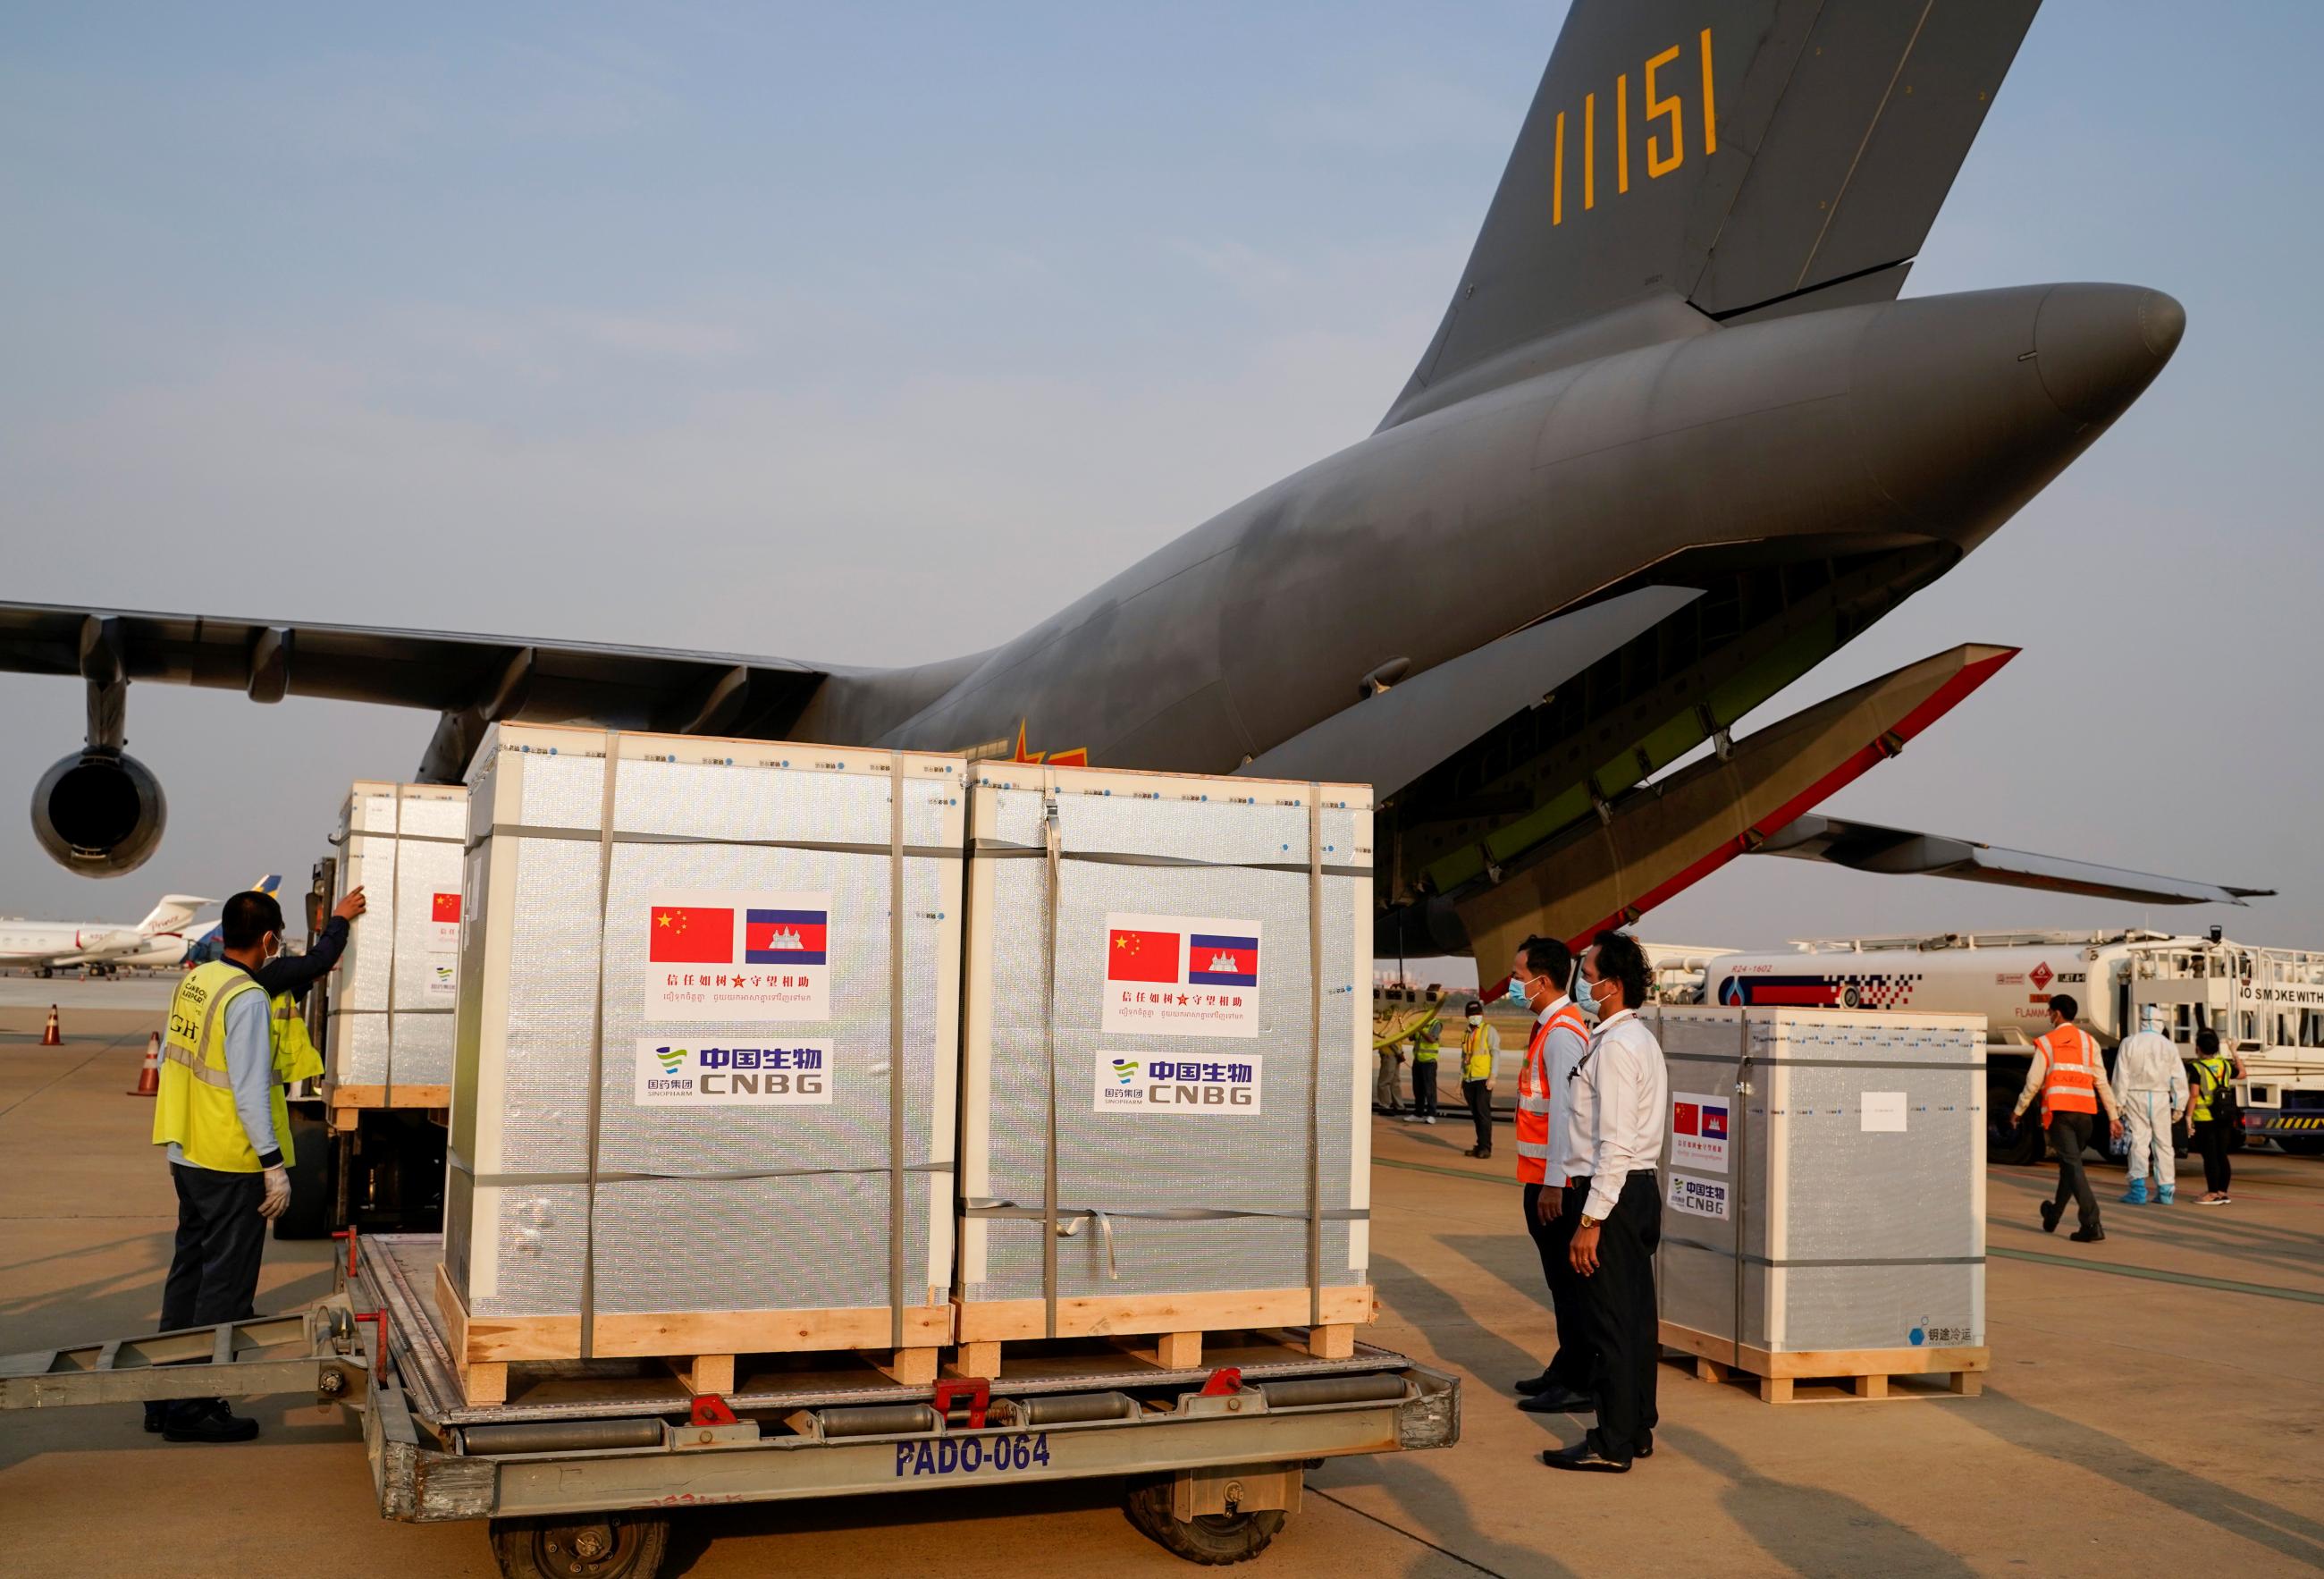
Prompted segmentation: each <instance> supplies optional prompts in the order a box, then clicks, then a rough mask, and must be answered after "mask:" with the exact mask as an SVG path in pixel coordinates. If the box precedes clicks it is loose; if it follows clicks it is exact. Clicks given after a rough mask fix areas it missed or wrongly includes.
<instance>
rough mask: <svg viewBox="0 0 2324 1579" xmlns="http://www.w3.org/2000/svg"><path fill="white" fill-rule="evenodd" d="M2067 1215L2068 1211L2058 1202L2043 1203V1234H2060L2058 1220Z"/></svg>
mask: <svg viewBox="0 0 2324 1579" xmlns="http://www.w3.org/2000/svg"><path fill="white" fill-rule="evenodd" d="M2065 1214H2066V1210H2065V1208H2064V1207H2062V1206H2061V1205H2058V1203H2057V1202H2055V1201H2044V1202H2043V1203H2042V1232H2043V1233H2057V1232H2058V1219H2059V1218H2061V1217H2062V1216H2064V1215H2065Z"/></svg>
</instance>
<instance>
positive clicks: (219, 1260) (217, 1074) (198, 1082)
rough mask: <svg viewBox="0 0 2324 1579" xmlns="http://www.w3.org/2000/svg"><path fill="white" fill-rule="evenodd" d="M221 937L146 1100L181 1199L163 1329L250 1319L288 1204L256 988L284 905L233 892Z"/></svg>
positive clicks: (200, 1416)
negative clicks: (269, 1237) (274, 1226)
mask: <svg viewBox="0 0 2324 1579" xmlns="http://www.w3.org/2000/svg"><path fill="white" fill-rule="evenodd" d="M218 930H219V937H220V941H221V942H222V943H223V944H224V946H225V957H224V958H222V959H218V960H216V961H213V962H212V963H210V964H208V965H197V966H195V967H194V968H193V969H192V970H190V971H188V972H187V973H186V975H185V979H184V980H183V981H182V982H180V983H179V986H178V992H177V996H176V997H175V998H174V999H172V1000H171V1004H170V1018H169V1022H168V1024H169V1030H168V1032H167V1035H166V1037H165V1039H164V1042H163V1048H162V1056H161V1090H160V1091H159V1093H157V1094H156V1097H155V1100H154V1103H153V1143H154V1144H155V1145H157V1146H167V1147H168V1148H169V1151H168V1156H169V1159H170V1176H171V1180H172V1181H173V1183H174V1185H175V1187H176V1189H177V1193H178V1237H177V1245H176V1249H175V1251H174V1252H173V1253H172V1255H171V1260H170V1276H169V1280H168V1281H167V1282H166V1283H165V1284H163V1286H162V1290H161V1325H162V1328H163V1329H164V1330H165V1331H167V1330H174V1329H176V1328H179V1327H189V1326H210V1325H217V1323H220V1322H228V1321H242V1320H244V1319H246V1318H248V1317H250V1316H254V1315H255V1314H257V1307H256V1299H257V1296H258V1266H259V1260H260V1258H261V1257H262V1256H263V1254H264V1252H265V1249H266V1224H267V1223H271V1222H272V1221H273V1220H274V1219H275V1218H277V1217H279V1216H281V1214H282V1213H283V1210H284V1209H285V1208H286V1207H288V1206H289V1205H290V1204H291V1173H290V1168H289V1164H290V1162H291V1155H290V1129H291V1126H290V1115H289V1112H288V1109H287V1108H286V1107H285V1105H284V1103H283V1100H282V1082H281V1079H280V1078H279V1077H278V1074H277V1070H276V1067H275V1066H276V1057H275V1052H274V1048H273V1046H272V1039H271V1036H270V1027H269V1009H268V1002H267V993H266V989H265V988H264V987H263V986H262V985H261V984H260V983H259V982H258V980H257V972H258V971H259V970H260V968H261V967H263V965H265V964H266V962H267V961H268V960H269V959H271V958H272V956H274V955H276V954H277V953H279V952H280V951H281V946H282V907H281V905H279V904H277V903H275V901H274V898H273V896H272V894H265V893H259V892H255V891H253V892H247V893H238V894H235V896H234V897H233V898H231V899H229V900H226V907H225V910H224V911H223V913H222V917H221V920H220V923H219V928H218ZM151 1418H152V1417H150V1416H149V1419H151ZM158 1424H159V1425H160V1426H161V1431H162V1434H163V1435H164V1436H167V1437H168V1438H169V1439H170V1440H171V1441H172V1442H247V1441H249V1440H250V1439H251V1438H252V1437H254V1436H257V1435H258V1422H257V1421H255V1420H251V1419H245V1418H244V1417H240V1416H237V1415H235V1414H232V1413H229V1412H228V1410H227V1408H226V1400H225V1399H186V1400H180V1401H179V1402H177V1403H173V1404H171V1405H170V1406H169V1408H167V1409H166V1410H165V1411H164V1412H163V1413H162V1415H161V1418H160V1420H159V1421H158Z"/></svg>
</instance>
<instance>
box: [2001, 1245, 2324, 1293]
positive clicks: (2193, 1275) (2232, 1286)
mask: <svg viewBox="0 0 2324 1579" xmlns="http://www.w3.org/2000/svg"><path fill="white" fill-rule="evenodd" d="M1985 1253H1986V1255H1987V1257H1989V1258H1990V1257H1996V1256H1998V1257H2001V1258H2003V1259H2005V1260H2013V1261H2033V1262H2034V1263H2035V1264H2037V1265H2040V1266H2045V1267H2071V1268H2073V1269H2074V1270H2076V1271H2081V1272H2110V1273H2112V1274H2113V1275H2114V1276H2116V1277H2117V1278H2143V1279H2146V1280H2147V1281H2148V1282H2151V1283H2177V1284H2179V1285H2181V1287H2183V1288H2216V1289H2218V1290H2219V1291H2220V1292H2221V1293H2224V1294H2255V1295H2258V1296H2260V1297H2263V1298H2267V1299H2291V1300H2295V1301H2298V1302H2299V1303H2301V1304H2303V1305H2324V1293H2318V1292H2317V1291H2315V1290H2313V1289H2310V1288H2279V1287H2277V1286H2276V1285H2275V1284H2273V1283H2239V1282H2236V1281H2235V1280H2234V1279H2229V1278H2206V1277H2204V1276H2202V1275H2201V1274H2200V1273H2198V1272H2168V1271H2164V1270H2163V1269H2162V1268H2160V1267H2138V1266H2131V1265H2128V1264H2126V1263H2124V1262H2120V1261H2086V1260H2080V1259H2079V1258H2077V1257H2074V1256H2064V1255H2048V1254H2045V1253H2043V1251H2038V1250H2010V1249H2007V1248H2006V1247H2005V1246H2002V1245H1996V1244H1988V1245H1987V1246H1986V1247H1985Z"/></svg>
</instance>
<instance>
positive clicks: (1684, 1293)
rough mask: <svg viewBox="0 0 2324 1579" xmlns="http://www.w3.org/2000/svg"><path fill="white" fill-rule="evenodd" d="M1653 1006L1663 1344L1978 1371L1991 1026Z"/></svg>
mask: <svg viewBox="0 0 2324 1579" xmlns="http://www.w3.org/2000/svg"><path fill="white" fill-rule="evenodd" d="M1647 1014H1648V1018H1649V1020H1650V1021H1651V1022H1652V1023H1654V1024H1655V1027H1656V1031H1657V1034H1658V1035H1659V1036H1660V1037H1661V1039H1662V1044H1663V1050H1664V1055H1665V1058H1666V1060H1667V1063H1668V1069H1669V1076H1670V1103H1671V1112H1670V1129H1669V1133H1668V1137H1667V1139H1666V1140H1665V1144H1664V1152H1663V1168H1662V1183H1663V1201H1664V1212H1663V1242H1662V1253H1661V1256H1660V1262H1661V1278H1662V1318H1663V1338H1664V1341H1665V1343H1667V1344H1674V1345H1675V1346H1678V1347H1682V1348H1686V1349H1690V1350H1692V1351H1693V1352H1694V1353H1698V1354H1700V1355H1701V1356H1703V1357H1705V1358H1706V1359H1708V1360H1711V1361H1714V1362H1721V1363H1734V1364H1737V1365H1739V1366H1741V1367H1742V1368H1743V1369H1745V1370H1747V1371H1753V1372H1755V1373H1757V1374H1758V1375H1760V1376H1763V1377H1779V1378H1780V1377H1790V1376H1808V1375H1842V1374H1859V1373H1861V1374H1886V1373H1903V1372H1912V1371H1981V1370H1983V1369H1984V1363H1985V1362H1984V1353H1983V1348H1984V1344H1985V1125H1986V1100H1985V1022H1984V1020H1982V1019H1981V1018H1979V1017H1978V1016H1974V1015H1961V1014H1915V1013H1897V1012H1872V1011H1848V1010H1839V1009H1781V1008H1766V1007H1756V1006H1755V1007H1748V1008H1740V1007H1738V1008H1711V1007H1703V1008H1683V1009H1682V1008H1659V1009H1650V1010H1649V1011H1647ZM1738 1241H1739V1245H1740V1253H1739V1254H1738ZM1820 1365H1821V1366H1822V1367H1823V1368H1822V1369H1819V1368H1818V1367H1819V1366H1820Z"/></svg>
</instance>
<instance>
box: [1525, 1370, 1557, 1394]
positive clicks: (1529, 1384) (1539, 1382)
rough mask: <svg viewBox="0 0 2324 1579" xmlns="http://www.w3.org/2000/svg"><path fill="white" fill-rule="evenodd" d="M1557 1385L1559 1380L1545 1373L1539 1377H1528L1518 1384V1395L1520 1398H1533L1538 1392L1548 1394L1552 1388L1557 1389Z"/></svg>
mask: <svg viewBox="0 0 2324 1579" xmlns="http://www.w3.org/2000/svg"><path fill="white" fill-rule="evenodd" d="M1556 1385H1557V1378H1555V1377H1554V1376H1552V1375H1551V1374H1550V1373H1549V1372H1548V1371H1543V1372H1542V1373H1541V1374H1540V1375H1539V1376H1528V1377H1526V1379H1525V1380H1523V1381H1520V1382H1518V1383H1517V1396H1518V1397H1519V1398H1531V1397H1533V1395H1534V1394H1535V1393H1537V1392H1547V1391H1548V1390H1550V1389H1551V1388H1553V1387H1555V1386H1556Z"/></svg>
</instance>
